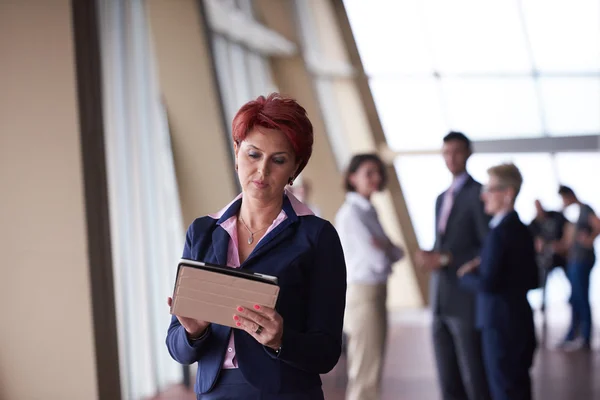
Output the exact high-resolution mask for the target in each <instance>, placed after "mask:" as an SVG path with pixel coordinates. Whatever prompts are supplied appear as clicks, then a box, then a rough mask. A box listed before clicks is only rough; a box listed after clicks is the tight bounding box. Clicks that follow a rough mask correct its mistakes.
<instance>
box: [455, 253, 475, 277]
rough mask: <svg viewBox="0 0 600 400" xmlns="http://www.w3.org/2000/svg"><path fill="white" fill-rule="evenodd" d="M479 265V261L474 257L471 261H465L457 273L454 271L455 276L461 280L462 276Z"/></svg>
mask: <svg viewBox="0 0 600 400" xmlns="http://www.w3.org/2000/svg"><path fill="white" fill-rule="evenodd" d="M479 264H481V259H480V258H479V257H476V258H474V259H472V260H471V261H467V262H466V263H464V264H463V265H462V266H461V267H460V268H459V269H458V271H456V275H458V277H459V278H462V277H463V276H464V275H466V274H468V273H470V272H473V271H475V270H476V269H477V268H479Z"/></svg>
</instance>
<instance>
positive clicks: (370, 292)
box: [344, 284, 387, 400]
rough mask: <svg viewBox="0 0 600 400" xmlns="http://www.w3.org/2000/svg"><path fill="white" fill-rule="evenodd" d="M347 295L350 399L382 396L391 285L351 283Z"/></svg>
mask: <svg viewBox="0 0 600 400" xmlns="http://www.w3.org/2000/svg"><path fill="white" fill-rule="evenodd" d="M346 296H347V297H346V314H345V318H344V331H345V332H346V335H347V337H348V339H347V340H348V347H347V358H348V386H347V388H346V400H370V399H373V400H378V399H380V398H381V377H382V372H383V362H384V356H385V347H386V346H385V344H386V343H385V342H386V337H387V308H386V298H387V285H386V284H350V285H348V289H347V295H346Z"/></svg>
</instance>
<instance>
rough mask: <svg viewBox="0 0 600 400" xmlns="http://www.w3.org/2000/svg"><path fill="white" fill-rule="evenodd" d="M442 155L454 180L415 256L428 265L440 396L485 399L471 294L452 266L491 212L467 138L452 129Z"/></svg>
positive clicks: (474, 243) (467, 252) (472, 250)
mask: <svg viewBox="0 0 600 400" xmlns="http://www.w3.org/2000/svg"><path fill="white" fill-rule="evenodd" d="M442 155H443V156H444V161H445V163H446V167H447V168H448V170H449V171H450V173H451V174H452V184H451V185H450V187H449V188H448V190H446V191H445V192H444V193H442V194H440V195H439V196H438V198H437V200H436V203H435V221H436V227H435V232H436V235H435V245H434V248H433V251H424V250H419V251H418V252H417V253H416V254H415V262H416V264H417V266H419V267H421V268H424V269H426V270H428V271H432V274H431V286H430V290H429V292H430V295H431V299H430V304H431V307H432V310H433V344H434V350H435V359H436V365H437V370H438V376H439V382H440V386H441V392H442V398H443V399H444V400H485V399H488V398H489V392H488V386H487V382H486V378H485V372H484V368H483V361H482V358H481V342H480V333H479V331H478V330H477V329H475V323H474V320H475V295H474V294H473V293H472V292H470V291H469V290H467V289H466V288H464V287H462V286H461V285H460V284H459V282H458V278H457V276H456V271H457V270H458V268H459V267H460V266H461V265H463V264H464V263H465V262H467V261H469V260H472V259H473V258H474V257H476V256H477V255H478V254H479V252H480V250H481V246H482V245H483V242H484V240H485V237H486V236H487V233H488V231H489V226H488V223H489V220H490V218H489V216H487V215H486V214H485V212H484V209H483V203H482V201H481V199H480V192H481V184H480V183H479V182H477V181H475V180H474V179H473V178H472V177H471V176H470V175H469V174H468V173H467V160H468V159H469V157H470V156H471V141H470V140H469V139H468V138H467V137H466V136H465V135H464V134H462V133H460V132H450V133H448V134H447V135H446V136H445V137H444V144H443V147H442Z"/></svg>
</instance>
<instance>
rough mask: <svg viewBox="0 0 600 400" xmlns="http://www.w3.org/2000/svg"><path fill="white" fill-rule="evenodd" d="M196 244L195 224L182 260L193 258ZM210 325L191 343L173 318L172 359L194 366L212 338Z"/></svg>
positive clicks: (169, 339)
mask: <svg viewBox="0 0 600 400" xmlns="http://www.w3.org/2000/svg"><path fill="white" fill-rule="evenodd" d="M193 243H194V223H192V225H190V227H189V228H188V230H187V234H186V237H185V245H184V248H183V256H182V258H188V259H191V258H192V254H191V249H192V244H193ZM210 333H211V329H210V325H209V327H208V331H207V332H206V334H204V336H202V337H201V338H200V339H199V340H195V341H193V342H192V341H190V340H189V339H188V336H187V333H186V331H185V329H184V327H183V326H181V324H180V323H179V320H178V319H177V317H176V316H174V315H173V316H171V324H170V325H169V329H168V331H167V340H166V342H167V349H168V350H169V354H171V357H172V358H173V359H174V360H175V361H177V362H178V363H180V364H193V363H195V362H196V361H198V359H199V353H200V351H201V349H202V347H203V345H204V344H205V343H206V341H207V340H206V339H207V338H208V337H209V336H210Z"/></svg>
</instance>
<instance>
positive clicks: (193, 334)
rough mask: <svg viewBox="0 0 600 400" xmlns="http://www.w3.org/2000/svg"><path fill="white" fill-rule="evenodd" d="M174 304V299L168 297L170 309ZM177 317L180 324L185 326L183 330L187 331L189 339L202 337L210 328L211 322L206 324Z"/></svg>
mask: <svg viewBox="0 0 600 400" xmlns="http://www.w3.org/2000/svg"><path fill="white" fill-rule="evenodd" d="M172 303H173V299H172V298H170V297H168V298H167V304H168V305H169V307H171V304H172ZM176 317H177V319H178V320H179V323H180V324H181V326H183V329H185V331H186V332H187V334H188V337H189V338H190V339H194V338H198V337H200V336H202V334H203V333H204V331H205V330H206V328H208V326H209V325H210V322H206V321H198V320H197V319H193V318H188V317H180V316H176Z"/></svg>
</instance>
